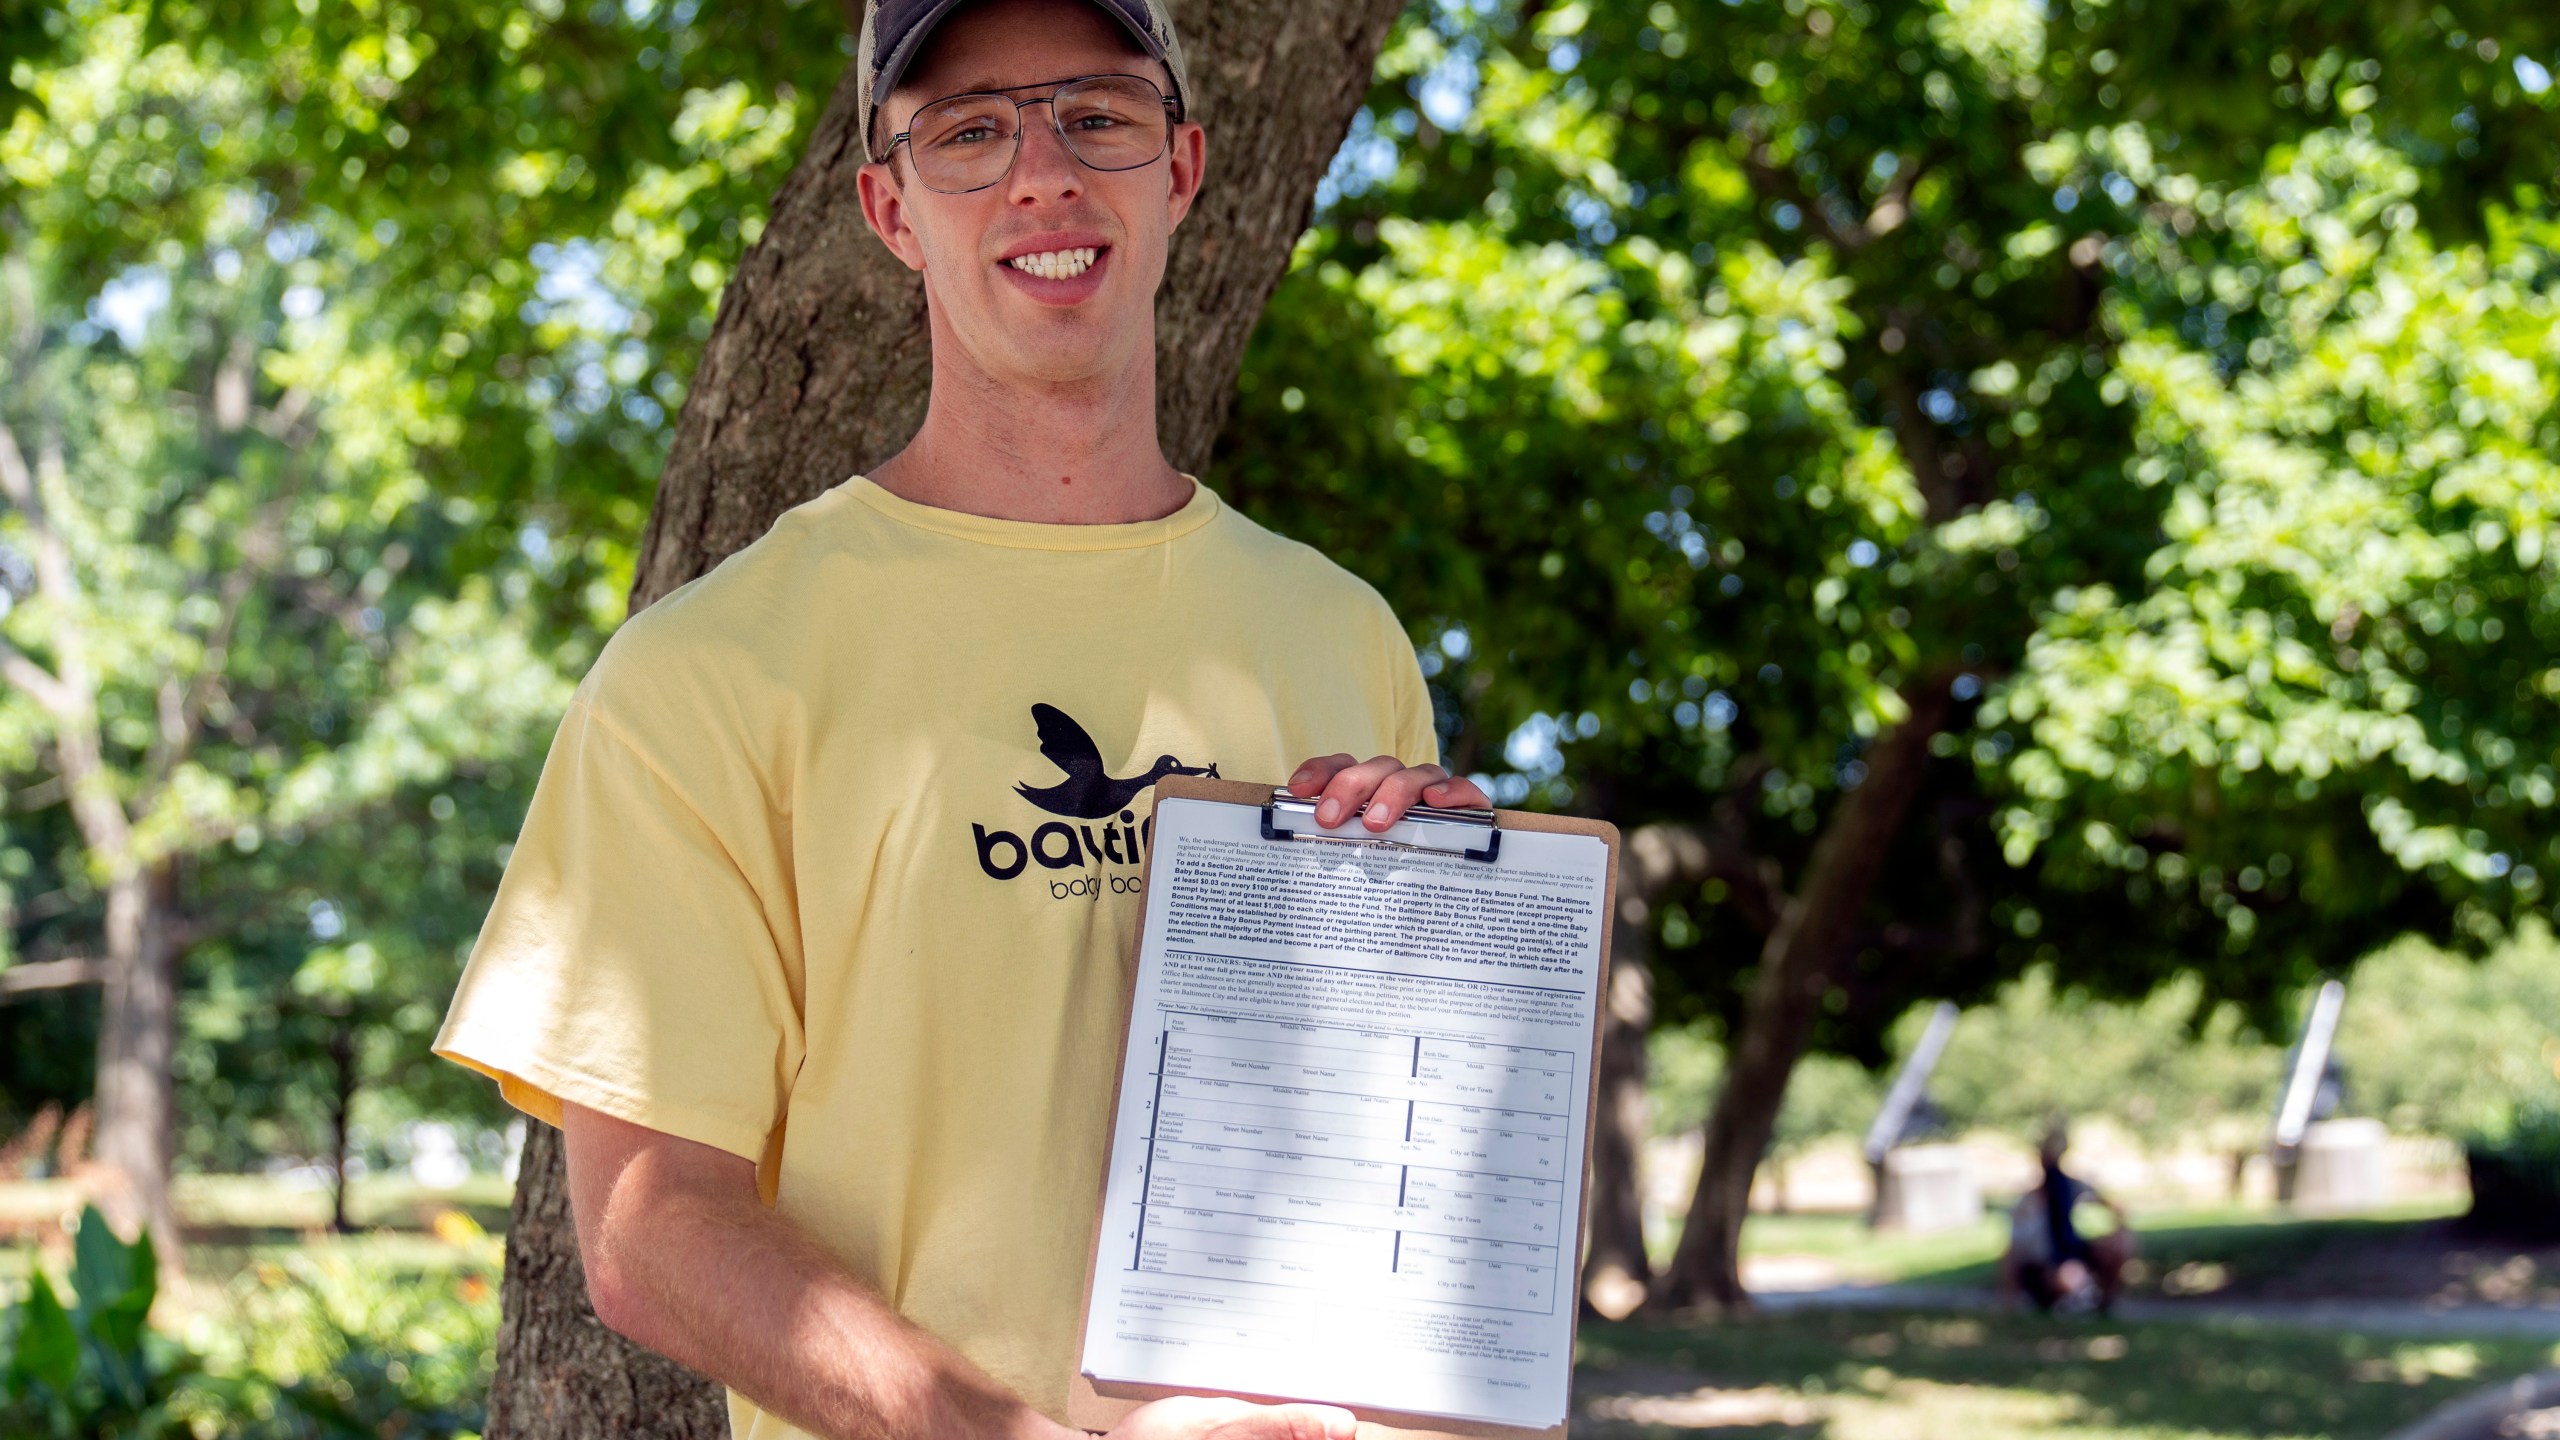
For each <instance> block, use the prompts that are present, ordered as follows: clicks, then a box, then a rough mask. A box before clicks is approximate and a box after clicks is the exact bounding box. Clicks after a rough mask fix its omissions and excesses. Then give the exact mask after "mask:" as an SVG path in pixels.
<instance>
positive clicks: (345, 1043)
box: [329, 1015, 356, 1235]
mask: <svg viewBox="0 0 2560 1440" xmlns="http://www.w3.org/2000/svg"><path fill="white" fill-rule="evenodd" d="M330 1018H331V1019H333V1020H335V1021H336V1022H337V1026H338V1028H337V1029H336V1030H334V1031H332V1032H331V1033H330V1035H329V1071H330V1076H329V1078H330V1081H331V1089H330V1092H329V1102H330V1103H329V1178H330V1181H331V1184H330V1186H329V1230H330V1232H331V1233H332V1234H337V1235H345V1234H349V1233H351V1232H353V1231H354V1229H355V1228H356V1227H355V1226H354V1225H353V1224H352V1223H350V1222H349V1220H348V1218H347V1121H348V1119H349V1116H350V1113H351V1112H352V1111H353V1110H354V1109H355V1105H356V1022H355V1019H354V1017H352V1016H346V1015H337V1016H332V1017H330Z"/></svg>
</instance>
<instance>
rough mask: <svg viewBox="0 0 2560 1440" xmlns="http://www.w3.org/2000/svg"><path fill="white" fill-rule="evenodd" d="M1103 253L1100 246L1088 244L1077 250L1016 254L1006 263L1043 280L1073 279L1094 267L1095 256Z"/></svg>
mask: <svg viewBox="0 0 2560 1440" xmlns="http://www.w3.org/2000/svg"><path fill="white" fill-rule="evenodd" d="M1101 253H1102V251H1101V250H1100V249H1099V248H1097V247H1095V246H1090V245H1088V246H1085V247H1083V248H1081V249H1076V250H1043V251H1040V252H1039V253H1038V254H1035V255H1016V256H1014V257H1013V258H1012V259H1010V260H1007V261H1005V262H1004V263H1005V264H1007V265H1010V266H1012V267H1013V268H1014V269H1016V270H1019V271H1021V272H1023V273H1024V274H1026V275H1037V276H1039V277H1040V278H1041V279H1043V280H1073V279H1074V278H1076V277H1077V276H1079V275H1081V274H1083V273H1084V272H1086V271H1087V270H1090V269H1092V268H1093V262H1094V258H1095V257H1096V256H1098V255H1100V254H1101Z"/></svg>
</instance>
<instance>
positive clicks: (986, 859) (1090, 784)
mask: <svg viewBox="0 0 2560 1440" xmlns="http://www.w3.org/2000/svg"><path fill="white" fill-rule="evenodd" d="M1031 722H1032V723H1033V724H1034V725H1037V726H1038V727H1039V729H1040V753H1041V754H1042V755H1045V756H1047V757H1048V760H1049V763H1050V764H1052V765H1055V766H1057V767H1058V768H1059V769H1060V770H1063V771H1065V772H1066V776H1067V778H1066V779H1064V780H1061V781H1059V782H1058V783H1057V784H1055V785H1045V786H1032V785H1016V786H1014V787H1013V789H1014V793H1015V794H1018V795H1020V796H1021V797H1022V798H1023V799H1025V800H1028V801H1030V802H1031V803H1032V804H1034V805H1037V806H1039V807H1040V808H1041V809H1043V810H1046V811H1048V812H1049V813H1050V814H1052V815H1063V816H1065V817H1067V819H1066V820H1049V821H1044V822H1043V823H1042V824H1041V825H1040V827H1039V828H1038V829H1036V830H1033V831H1032V832H1031V834H1030V835H1029V836H1028V837H1025V836H1021V835H1017V834H1015V833H1013V832H1012V831H1010V830H990V829H988V828H987V827H986V826H984V825H979V824H974V823H973V824H971V825H970V827H969V838H970V840H971V842H972V843H973V844H974V845H975V846H976V848H977V853H978V868H979V869H981V870H984V871H986V872H987V878H988V879H990V880H1010V879H1012V878H1014V877H1015V876H1017V875H1020V874H1021V873H1022V872H1023V870H1024V869H1025V868H1026V867H1028V866H1030V865H1032V864H1035V863H1036V864H1038V865H1039V867H1040V868H1041V869H1043V870H1063V871H1070V872H1077V873H1074V874H1071V875H1069V876H1067V877H1063V878H1057V879H1051V880H1049V881H1047V884H1048V887H1049V896H1050V898H1051V899H1054V900H1070V899H1072V900H1094V899H1098V898H1100V897H1101V896H1102V895H1103V894H1104V892H1105V891H1106V890H1107V891H1108V892H1109V893H1111V894H1114V895H1135V894H1137V893H1138V891H1139V889H1140V886H1139V883H1138V877H1137V876H1135V875H1129V874H1120V873H1115V872H1112V871H1108V870H1103V869H1099V868H1097V867H1101V866H1106V865H1117V866H1129V865H1136V864H1138V863H1140V861H1142V860H1143V859H1144V858H1145V842H1146V836H1147V831H1148V829H1149V828H1150V827H1151V825H1152V823H1153V822H1152V821H1149V822H1147V823H1144V824H1142V823H1140V822H1139V820H1138V817H1137V815H1136V813H1135V812H1133V811H1132V810H1130V809H1129V808H1128V807H1129V806H1130V804H1131V803H1132V802H1134V801H1135V800H1136V799H1137V798H1138V792H1139V791H1141V790H1144V789H1146V788H1147V787H1148V786H1150V785H1153V784H1154V783H1156V782H1157V781H1158V780H1161V779H1163V778H1164V777H1166V776H1167V775H1206V776H1208V777H1210V778H1211V779H1216V778H1217V775H1218V767H1217V766H1215V765H1185V764H1183V763H1182V762H1181V761H1180V760H1178V759H1176V758H1174V757H1173V756H1171V755H1160V756H1158V757H1156V763H1155V764H1153V765H1150V766H1148V767H1147V773H1145V774H1144V775H1131V776H1126V777H1121V776H1115V775H1113V774H1112V773H1111V772H1110V771H1109V770H1107V769H1105V768H1104V767H1103V763H1102V747H1101V746H1099V745H1096V744H1094V743H1093V737H1092V736H1091V735H1088V734H1086V733H1085V728H1084V727H1083V726H1082V725H1079V724H1077V723H1076V722H1075V718H1074V717H1073V716H1070V715H1069V714H1067V712H1066V711H1064V710H1061V709H1059V708H1058V707H1057V706H1055V705H1034V706H1032V707H1031ZM1068 820H1073V821H1076V822H1079V823H1076V824H1069V823H1067V822H1068ZM1097 822H1098V823H1097ZM1097 830H1098V831H1099V832H1100V833H1099V834H1097V833H1095V832H1096V831H1097ZM1087 871H1091V872H1092V873H1083V872H1087Z"/></svg>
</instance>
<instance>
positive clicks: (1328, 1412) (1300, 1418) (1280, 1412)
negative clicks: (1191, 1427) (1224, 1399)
mask: <svg viewBox="0 0 2560 1440" xmlns="http://www.w3.org/2000/svg"><path fill="white" fill-rule="evenodd" d="M1235 1403H1236V1408H1237V1410H1239V1411H1242V1412H1244V1413H1241V1414H1233V1415H1230V1416H1228V1417H1226V1418H1225V1423H1223V1424H1220V1425H1218V1426H1217V1427H1216V1428H1215V1429H1213V1430H1211V1431H1210V1432H1209V1433H1210V1434H1211V1435H1214V1436H1216V1437H1217V1440H1355V1437H1357V1436H1358V1435H1359V1433H1360V1428H1359V1421H1357V1420H1356V1419H1354V1418H1353V1417H1352V1414H1351V1412H1350V1411H1348V1410H1343V1409H1339V1408H1337V1407H1335V1406H1332V1405H1246V1404H1243V1403H1241V1402H1235Z"/></svg>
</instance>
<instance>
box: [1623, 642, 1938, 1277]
mask: <svg viewBox="0 0 2560 1440" xmlns="http://www.w3.org/2000/svg"><path fill="white" fill-rule="evenodd" d="M1902 699H1903V703H1904V704H1905V705H1906V706H1907V707H1908V708H1909V711H1910V714H1909V717H1908V718H1907V719H1905V720H1904V721H1903V722H1902V723H1901V724H1900V725H1897V726H1895V727H1894V728H1893V729H1892V730H1891V731H1889V732H1887V733H1886V734H1885V735H1884V736H1883V737H1882V738H1881V739H1879V740H1878V741H1877V742H1876V743H1875V745H1874V746H1873V747H1871V748H1870V749H1869V751H1868V752H1867V757H1866V761H1867V777H1866V779H1865V781H1863V782H1862V783H1861V784H1859V786H1858V787H1857V788H1856V789H1854V790H1851V791H1849V792H1848V793H1847V794H1845V795H1843V796H1841V797H1840V802H1839V805H1838V806H1837V807H1836V808H1835V809H1834V810H1833V811H1832V814H1831V822H1830V824H1829V825H1828V826H1826V827H1825V828H1824V830H1823V832H1822V838H1821V839H1820V840H1818V841H1816V842H1815V844H1814V848H1813V857H1812V859H1811V861H1810V862H1809V863H1808V864H1807V865H1806V867H1805V873H1804V880H1803V883H1802V884H1801V885H1799V886H1798V887H1797V889H1796V893H1795V895H1794V896H1793V897H1791V898H1790V899H1789V900H1788V901H1787V902H1786V906H1785V908H1784V910H1783V911H1782V913H1781V914H1780V916H1779V920H1778V925H1777V928H1776V929H1774V930H1772V931H1770V932H1769V937H1768V939H1767V940H1766V941H1765V942H1763V944H1762V945H1761V949H1760V974H1759V977H1758V979H1757V980H1756V981H1754V982H1753V984H1752V987H1751V995H1750V997H1749V999H1748V1000H1747V1001H1746V1002H1745V1003H1744V1008H1743V1023H1742V1029H1741V1033H1740V1035H1738V1036H1737V1037H1735V1039H1734V1042H1733V1045H1732V1053H1731V1056H1730V1059H1729V1061H1728V1063H1727V1065H1726V1068H1725V1075H1724V1083H1723V1085H1722V1086H1721V1088H1719V1089H1718V1090H1717V1092H1716V1101H1715V1106H1714V1108H1713V1109H1712V1110H1711V1111H1709V1113H1708V1116H1707V1132H1706V1159H1705V1164H1704V1165H1703V1166H1702V1167H1701V1168H1700V1170H1699V1172H1698V1189H1697V1193H1696V1196H1695V1197H1694V1198H1693V1199H1692V1200H1691V1201H1690V1203H1689V1216H1688V1219H1687V1221H1686V1222H1685V1223H1684V1224H1683V1225H1682V1226H1681V1229H1680V1246H1679V1248H1678V1250H1676V1251H1675V1252H1673V1255H1672V1258H1671V1268H1670V1269H1669V1270H1668V1271H1666V1272H1665V1273H1664V1275H1663V1277H1662V1281H1661V1283H1660V1284H1659V1285H1657V1286H1656V1287H1655V1289H1654V1294H1653V1296H1652V1299H1651V1303H1652V1304H1653V1305H1654V1306H1656V1307H1657V1308H1664V1309H1677V1308H1686V1307H1690V1306H1713V1307H1717V1308H1724V1309H1739V1308H1744V1307H1747V1306H1748V1305H1749V1304H1750V1296H1749V1295H1748V1294H1747V1293H1746V1292H1745V1291H1744V1290H1743V1288H1742V1258H1741V1257H1742V1222H1743V1220H1744V1218H1745V1217H1746V1216H1747V1215H1748V1214H1749V1213H1750V1209H1751V1182H1752V1178H1753V1176H1754V1175H1755V1174H1756V1173H1757V1172H1758V1170H1759V1167H1760V1160H1761V1157H1763V1156H1764V1155H1766V1154H1767V1153H1768V1150H1769V1137H1770V1135H1771V1134H1772V1133H1773V1132H1774V1131H1775V1130H1776V1128H1777V1121H1778V1107H1779V1106H1780V1104H1782V1103H1783V1102H1784V1101H1785V1099H1786V1094H1787V1078H1788V1076H1789V1075H1791V1074H1792V1073H1793V1072H1794V1070H1795V1066H1796V1062H1797V1061H1798V1060H1800V1059H1802V1058H1803V1056H1804V1050H1805V1045H1806V1042H1807V1041H1808V1040H1809V1039H1810V1037H1811V1035H1812V1032H1813V1021H1814V1016H1815V1014H1816V1012H1817V1011H1819V1010H1820V1008H1821V1006H1822V999H1823V996H1824V995H1825V994H1826V993H1827V992H1828V991H1829V990H1830V988H1831V986H1832V984H1833V982H1834V981H1835V980H1836V979H1837V978H1838V977H1839V976H1840V975H1841V974H1842V973H1843V970H1844V969H1845V967H1846V965H1847V962H1848V960H1849V958H1850V955H1851V951H1852V948H1853V946H1854V944H1855V941H1856V936H1857V925H1858V920H1859V917H1860V915H1861V914H1862V913H1863V912H1864V911H1865V909H1866V906H1867V900H1868V897H1869V896H1870V895H1871V894H1873V892H1874V890H1875V882H1876V877H1877V875H1878V873H1879V872H1880V871H1881V870H1882V869H1883V867H1884V860H1885V856H1886V854H1887V852H1889V851H1890V850H1891V849H1892V848H1893V841H1894V837H1895V835H1896V834H1898V833H1899V832H1900V830H1901V829H1902V823H1903V819H1904V817H1905V816H1906V815H1908V814H1909V813H1910V810H1911V802H1912V798H1913V797H1914V796H1916V795H1917V794H1918V793H1919V791H1920V782H1921V780H1922V778H1923V776H1924V774H1925V773H1926V771H1927V769H1928V762H1929V740H1930V737H1932V736H1934V735H1936V734H1937V733H1938V731H1939V730H1941V729H1943V728H1944V727H1945V725H1946V722H1947V715H1948V709H1949V705H1950V700H1949V697H1948V693H1947V679H1946V677H1944V676H1931V677H1928V678H1925V679H1923V680H1921V681H1919V682H1918V683H1916V684H1914V685H1911V686H1907V687H1905V688H1904V690H1903V692H1902Z"/></svg>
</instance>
